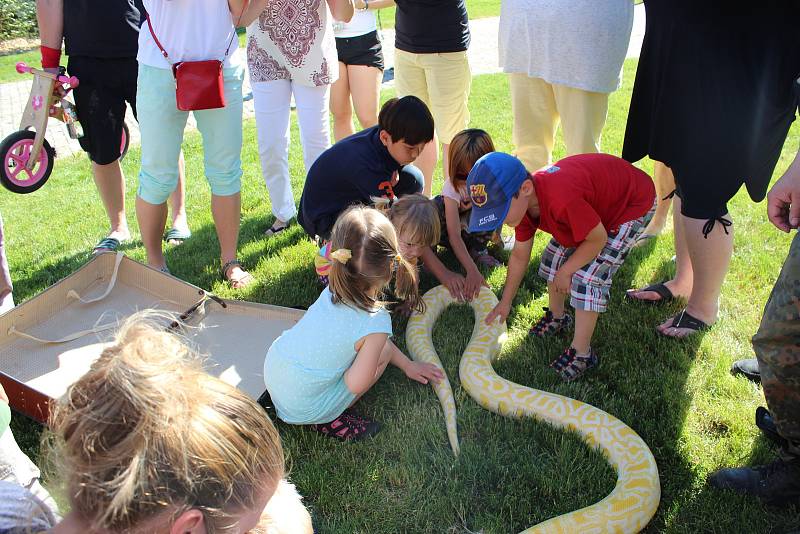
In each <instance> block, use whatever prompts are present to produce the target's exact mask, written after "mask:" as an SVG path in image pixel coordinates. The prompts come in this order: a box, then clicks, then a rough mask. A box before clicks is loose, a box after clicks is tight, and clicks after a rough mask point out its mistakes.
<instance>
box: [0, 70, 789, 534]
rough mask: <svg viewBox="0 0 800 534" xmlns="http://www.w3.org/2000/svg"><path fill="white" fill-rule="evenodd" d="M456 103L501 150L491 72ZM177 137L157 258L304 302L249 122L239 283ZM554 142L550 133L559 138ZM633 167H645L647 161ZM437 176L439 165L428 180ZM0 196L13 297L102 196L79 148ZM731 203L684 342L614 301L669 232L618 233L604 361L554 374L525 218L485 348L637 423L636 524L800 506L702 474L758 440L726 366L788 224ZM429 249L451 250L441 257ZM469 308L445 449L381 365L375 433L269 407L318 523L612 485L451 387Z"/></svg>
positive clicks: (189, 154)
mask: <svg viewBox="0 0 800 534" xmlns="http://www.w3.org/2000/svg"><path fill="white" fill-rule="evenodd" d="M635 67H636V62H635V61H632V60H629V61H628V62H626V67H625V79H624V84H623V87H622V88H621V89H620V90H619V91H617V92H616V93H614V94H613V95H612V97H611V102H610V106H609V115H608V123H607V125H606V130H605V132H604V138H603V147H604V149H605V151H607V152H610V153H613V154H619V153H620V150H621V146H622V138H623V133H624V130H625V119H626V115H627V109H628V102H629V100H630V93H631V86H632V81H633V75H634V70H635ZM384 96H390V95H389V94H388V92H387V94H386V95H384ZM470 108H471V115H472V123H471V126H477V127H482V128H484V129H486V130H487V131H489V132H490V133H491V134H492V135H493V136H494V139H495V141H496V144H497V147H498V149H499V150H505V151H510V150H511V149H512V145H511V121H512V118H511V106H510V102H509V92H508V84H507V81H506V78H505V77H504V76H503V75H487V76H479V77H476V78H475V80H474V83H473V86H472V94H471V97H470ZM292 135H293V136H294V137H293V139H294V142H293V144H292V155H291V162H290V164H291V169H292V177H293V182H294V187H295V189H294V191H295V197H296V198H297V199H299V197H300V193H301V190H302V181H303V171H302V160H301V157H300V148H299V143H298V142H297V139H298V137H297V128H296V124H293V130H292ZM798 144H800V127H798V125H795V127H794V128H793V129H792V131H791V134H790V138H789V139H788V140H787V142H786V147H787V148H786V150H785V151H784V154H783V157H782V158H781V161H780V163H779V165H778V168H777V170H776V176H778V175H779V174H780V173H781V172H782V171H783V169H785V168H786V166H787V165H788V163H789V161H790V158H791V157H792V156H793V153H792V150H796V148H797V146H798ZM185 151H186V159H187V171H188V176H189V179H188V181H189V187H188V205H189V220H190V224H191V227H192V230H193V232H194V234H195V235H194V237H192V239H190V240H189V241H187V242H186V243H185V244H184V245H182V246H181V247H179V248H175V249H171V250H170V251H169V252H168V253H167V261H168V263H169V266H170V268H171V269H172V272H173V273H174V274H175V275H176V276H179V277H181V278H183V279H185V280H188V281H190V282H192V283H194V284H197V285H199V286H201V287H204V288H208V289H211V290H213V291H215V292H217V293H218V294H220V295H223V296H226V297H236V298H244V299H248V300H253V301H257V302H268V303H273V304H278V305H286V306H290V305H291V306H295V305H300V306H308V305H310V304H311V303H312V302H313V301H314V300H315V298H316V297H317V295H318V293H319V291H320V289H321V288H320V286H319V285H318V284H317V282H316V276H315V273H314V271H313V265H312V257H313V254H314V253H315V250H314V246H313V245H312V243H311V241H310V240H309V239H307V238H306V237H305V236H304V235H303V232H302V230H301V229H300V228H299V227H298V226H296V225H295V226H293V227H292V228H291V229H290V230H289V231H287V232H284V233H282V234H280V236H277V237H276V238H273V239H270V240H267V239H266V238H264V237H263V236H262V232H263V231H264V230H265V229H266V228H267V227H268V225H269V224H270V223H271V222H272V217H271V215H270V205H269V201H268V199H267V197H266V192H265V188H264V185H263V182H262V179H261V176H260V169H259V164H258V156H257V148H256V133H255V125H254V123H253V121H252V120H251V121H247V122H246V123H245V148H244V152H243V161H244V169H245V176H244V179H243V189H242V233H241V240H240V241H241V245H240V257H241V259H242V261H243V262H244V264H245V266H246V267H247V268H249V269H250V270H251V272H252V273H253V274H254V275H255V276H256V279H257V283H256V284H255V285H253V286H252V287H250V288H247V289H245V290H243V291H241V292H236V291H233V290H230V289H228V288H227V287H226V286H225V285H224V284H223V283H222V282H221V281H220V280H219V276H218V270H219V269H218V266H219V263H218V247H217V242H216V238H215V236H214V229H213V226H212V222H211V214H210V210H209V193H208V187H207V185H206V183H205V180H204V179H203V174H202V157H201V145H200V138H199V136H198V135H197V134H196V133H192V134H189V135H188V136H187V137H186V143H185ZM563 154H564V147H563V144H562V143H560V142H559V143H558V144H557V148H556V156H557V157H558V156H563ZM701 158H702V154H698V159H701ZM138 159H139V153H138V149H137V148H134V149H132V150H131V152H130V154H129V156H128V158H127V159H126V160H125V164H124V167H125V172H126V174H127V176H128V184H129V186H128V187H129V190H128V192H129V196H128V208H129V211H128V218H129V221H130V224H131V227H132V229H133V231H134V233H135V234H136V235H135V241H134V242H133V243H132V244H131V245H129V246H127V247H126V248H125V252H126V253H127V254H128V255H130V256H131V257H133V258H135V259H138V260H144V250H143V248H142V246H141V242H140V241H139V240H138V233H137V230H136V221H135V216H134V209H133V200H134V193H135V187H136V180H135V178H134V177H135V173H136V171H137V168H138ZM708 163H711V164H713V162H706V164H708ZM642 167H643V168H644V169H645V170H647V171H648V172H652V164H651V162H645V163H644V164H643V165H642ZM440 187H441V178H439V179H438V180H437V183H436V184H435V185H434V191H438V190H439V188H440ZM0 210H2V214H3V217H4V219H5V223H6V235H7V242H6V246H7V249H8V253H9V261H10V264H11V272H12V276H13V279H14V282H15V289H16V293H15V294H16V297H17V299H18V300H25V299H28V298H30V297H32V296H33V295H35V294H37V293H38V292H40V291H42V290H43V289H44V288H46V287H47V286H49V285H50V284H52V283H54V282H56V281H57V280H59V279H60V278H62V277H64V276H66V275H67V274H69V273H71V272H72V271H74V270H75V269H76V268H78V267H79V266H80V265H81V264H83V263H84V262H85V261H87V260H88V259H89V250H90V249H91V247H92V246H93V245H94V244H95V243H96V241H97V240H98V239H99V238H100V237H101V236H102V235H103V234H104V232H105V231H106V219H105V215H104V212H103V208H102V206H101V204H100V202H99V200H98V197H97V192H96V190H95V187H94V184H93V182H92V178H91V175H90V168H89V165H88V161H87V159H86V157H85V156H83V155H78V156H75V157H73V158H71V159H69V158H63V159H59V160H57V162H56V167H55V172H54V176H53V177H52V178H51V180H50V182H49V183H48V184H47V185H46V186H45V187H44V188H42V189H41V190H40V191H38V192H36V193H34V194H31V195H25V196H17V195H13V194H11V193H8V192H6V191H0ZM732 214H733V218H734V220H735V221H736V253H735V255H734V257H733V262H732V265H731V271H730V274H729V276H728V278H727V281H726V283H725V287H724V289H723V295H722V302H721V304H722V308H721V310H722V311H721V315H720V320H719V323H718V324H717V325H716V326H715V327H714V328H713V329H712V330H711V331H709V332H708V333H706V334H705V335H701V336H699V337H694V338H692V339H690V340H686V341H677V340H672V339H666V338H663V337H660V336H658V335H657V334H656V333H655V331H654V327H655V325H656V324H657V323H658V322H659V321H660V320H662V319H663V318H664V317H665V316H666V315H667V314H669V313H672V312H675V311H677V310H678V305H668V306H648V305H644V304H637V303H629V302H625V301H624V299H623V292H624V290H625V289H626V288H628V287H631V286H639V285H642V284H647V283H649V282H654V281H658V280H662V279H664V277H667V276H669V275H670V273H671V272H672V270H673V264H672V262H671V257H672V255H673V248H672V242H671V233H669V234H666V235H664V236H663V237H661V238H659V239H658V240H657V241H656V242H654V243H652V244H650V245H647V246H645V247H644V248H641V249H637V250H635V251H634V252H633V253H632V254H631V255H630V257H629V259H628V261H627V262H626V263H625V265H624V267H623V268H622V269H621V271H620V272H619V274H618V276H617V277H616V278H615V281H614V289H613V292H612V297H613V298H612V304H611V308H610V310H609V312H608V313H607V314H605V315H604V316H603V317H602V318H601V319H600V323H599V326H598V330H597V334H596V338H595V348H596V349H597V350H598V352H599V353H600V354H601V355H602V358H603V361H602V365H601V366H600V367H599V369H597V370H595V371H593V372H591V373H589V374H588V375H587V376H586V377H585V378H583V379H581V380H579V381H577V382H576V383H571V384H565V383H562V382H561V381H560V380H559V379H558V378H557V377H556V375H555V373H553V372H552V370H550V369H549V368H548V367H547V363H548V362H549V361H550V360H551V358H553V357H554V356H555V355H556V354H557V353H558V352H559V351H560V350H561V349H562V348H563V347H564V344H565V343H566V340H565V339H556V340H549V341H537V340H533V339H529V338H527V337H526V336H525V333H526V331H527V328H528V326H529V325H530V323H531V321H533V320H535V319H536V318H538V317H539V316H540V314H541V313H542V311H541V308H542V306H544V305H546V302H547V297H546V294H545V284H544V283H543V281H542V280H540V279H539V278H537V276H536V274H535V266H536V261H537V260H538V257H539V254H540V252H541V250H542V248H543V247H544V245H545V243H546V241H545V240H546V237H545V236H543V235H539V236H538V237H537V238H536V243H535V246H534V258H533V261H532V263H531V270H530V271H529V273H528V275H527V276H526V278H525V280H524V282H523V284H522V287H521V289H520V292H519V294H518V296H517V299H516V301H515V303H514V309H513V311H512V314H511V316H510V317H509V322H508V324H509V331H510V339H509V341H508V343H507V344H506V346H505V348H504V350H503V353H502V355H501V358H500V360H499V362H498V363H497V365H496V369H497V372H498V373H499V374H500V375H502V376H504V377H506V378H508V379H510V380H513V381H515V382H518V383H521V384H525V385H528V386H531V387H535V388H540V389H543V390H547V391H553V392H556V393H559V394H562V395H566V396H568V397H573V398H576V399H580V400H582V401H584V402H588V403H590V404H593V405H595V406H598V407H600V408H602V409H604V410H606V411H608V412H609V413H611V414H613V415H615V416H617V417H619V418H620V419H621V420H623V421H624V422H626V423H627V424H628V425H630V426H631V427H632V428H633V429H634V430H636V431H637V432H638V433H639V434H640V435H641V436H642V437H643V438H644V440H645V441H646V442H647V443H648V445H649V446H650V448H651V450H652V451H653V454H654V455H655V458H656V460H657V462H658V467H659V472H660V475H661V483H662V492H663V495H662V500H661V506H660V507H659V509H658V513H657V515H656V516H655V518H654V519H653V521H652V522H651V524H650V525H649V527H648V529H647V531H648V532H686V533H696V532H737V533H738V532H786V531H789V530H792V529H793V528H794V527H796V526H797V525H798V524H800V513H798V510H796V509H791V510H788V511H772V510H768V509H766V508H764V507H762V506H761V505H760V504H758V503H757V502H754V501H752V500H750V499H746V498H742V497H738V496H735V495H732V494H729V493H724V492H720V491H716V490H713V489H710V488H708V487H707V486H706V483H705V480H706V476H707V475H708V474H709V473H710V472H711V471H713V470H715V469H717V468H718V467H721V466H734V465H739V464H742V463H758V462H764V461H768V460H770V459H771V457H772V454H773V453H772V451H771V450H770V446H769V445H768V444H767V442H766V441H765V440H764V438H762V437H761V436H760V435H759V433H758V432H757V429H756V428H755V426H754V424H753V412H754V410H755V408H756V407H757V406H759V405H762V404H764V399H763V395H762V393H761V390H760V389H759V388H758V387H756V386H753V385H751V384H750V383H749V382H747V381H745V380H743V379H736V378H733V377H731V376H730V375H729V373H728V368H729V366H730V364H731V362H733V361H734V360H736V359H739V358H746V357H750V356H751V348H750V341H749V340H750V337H751V336H752V334H753V333H754V332H755V330H756V328H757V325H758V322H759V318H760V315H761V311H762V308H763V305H764V303H765V302H766V300H767V296H768V295H769V291H770V289H771V287H772V284H773V282H774V280H775V278H776V276H777V273H778V271H779V269H780V266H781V263H782V262H783V259H784V257H785V255H786V252H787V250H788V244H789V239H790V238H789V237H788V236H786V235H784V234H781V233H779V232H778V231H777V230H775V229H774V228H773V227H772V226H771V225H770V224H769V223H768V222H767V219H766V209H765V205H764V203H761V204H753V203H752V202H751V201H750V200H749V198H748V197H747V196H746V193H741V194H740V195H738V196H737V197H736V199H735V200H734V201H733V202H732ZM444 258H445V261H447V262H448V263H449V264H450V265H455V261H454V259H453V257H452V256H451V255H449V254H444ZM487 275H488V280H489V282H490V284H491V286H492V289H493V290H494V291H495V292H500V291H501V289H502V285H503V281H504V278H505V268H504V267H501V268H498V269H495V270H493V271H491V272H487ZM433 284H434V282H433V280H431V279H430V278H425V279H424V280H423V286H424V288H426V289H427V288H429V287H431V286H432V285H433ZM472 324H473V318H472V312H471V309H470V308H467V307H466V306H462V307H453V308H451V309H450V310H449V311H447V312H446V313H445V314H444V315H443V316H442V318H441V319H440V320H439V322H438V323H437V326H436V328H435V330H434V343H435V345H436V347H437V348H438V351H439V354H440V356H441V359H442V361H443V362H444V365H445V367H446V370H447V373H448V375H449V377H450V380H451V382H452V383H453V387H454V391H455V396H456V403H457V406H458V409H459V417H458V424H459V434H460V438H461V440H462V452H461V455H460V457H459V458H458V459H454V458H453V456H452V453H451V451H450V448H449V446H448V442H447V436H446V433H445V428H444V421H443V416H442V411H441V409H440V407H439V404H438V401H437V399H436V396H435V395H434V393H433V391H432V390H431V389H430V388H429V387H425V386H421V385H418V384H412V383H411V382H409V381H408V380H407V379H406V378H405V377H404V376H402V374H401V373H399V372H398V371H396V370H394V369H390V370H389V371H388V372H387V374H386V376H385V377H384V378H383V379H382V380H381V381H380V383H379V384H378V385H377V386H376V387H375V388H374V389H373V390H372V391H370V392H369V393H367V395H366V396H365V397H364V399H363V400H362V401H361V402H360V406H359V408H360V409H361V410H362V411H363V412H365V413H367V414H369V415H371V416H374V417H375V418H377V419H378V420H379V421H381V422H383V424H384V427H383V430H382V431H381V432H380V434H378V435H377V436H376V438H375V439H372V440H369V441H367V442H366V443H359V444H348V445H343V444H340V443H338V442H334V441H333V440H330V439H328V438H323V437H321V436H319V435H317V434H315V433H312V432H310V431H308V430H306V429H302V428H292V427H289V426H286V425H283V424H279V430H280V432H281V435H282V437H283V441H284V446H285V448H286V451H287V453H288V456H289V459H290V469H291V475H290V476H291V478H292V480H293V481H294V482H295V483H296V484H297V486H298V488H299V489H300V491H301V493H302V494H303V495H304V496H305V498H306V502H307V504H308V505H309V506H310V508H311V510H312V514H313V517H314V521H315V525H316V528H317V531H318V532H324V533H331V532H333V533H342V534H345V533H347V534H349V533H354V532H364V533H367V532H369V533H375V532H387V533H388V532H453V533H461V532H464V533H466V532H485V533H507V532H514V531H519V530H522V529H524V528H525V527H527V526H530V525H533V524H535V523H538V522H541V521H543V520H545V519H548V518H550V517H553V516H556V515H560V514H564V513H567V512H569V511H572V510H575V509H577V508H580V507H583V506H586V505H589V504H591V503H594V502H597V501H599V500H600V499H602V498H603V497H604V496H606V495H607V494H608V493H609V492H610V491H611V489H612V488H613V487H614V484H615V480H616V479H615V474H614V472H613V470H612V469H611V468H610V467H609V466H608V464H607V463H606V462H605V460H604V459H603V457H602V456H601V455H600V454H599V453H598V452H596V451H593V450H592V449H590V448H588V447H587V446H585V445H584V444H583V443H582V441H581V440H580V439H579V438H578V437H577V436H575V435H573V434H570V433H566V432H562V431H558V430H555V429H553V428H551V427H549V426H548V425H546V424H540V423H537V422H535V421H533V420H529V419H525V420H512V419H506V418H502V417H499V416H497V415H494V414H491V413H489V412H487V411H485V410H483V409H481V408H480V407H478V406H477V405H476V404H475V403H474V402H473V401H472V400H471V399H470V398H469V397H468V396H467V395H466V394H465V392H464V391H463V390H462V389H461V388H460V387H459V382H458V373H457V367H458V360H459V356H460V354H461V352H462V351H463V350H464V348H465V347H466V344H467V342H468V340H469V337H470V334H471V332H472ZM404 327H405V322H404V321H402V320H396V321H395V335H396V339H397V341H398V343H399V345H400V346H401V347H403V346H404V335H403V334H404ZM266 349H267V348H266V347H264V350H265V351H266ZM257 357H259V356H257ZM12 426H13V428H14V431H15V433H16V435H17V437H18V439H19V440H20V441H21V442H22V443H23V445H24V447H25V448H26V450H28V451H29V452H30V453H31V454H32V455H33V456H34V458H35V457H36V456H37V454H38V453H37V449H38V439H39V428H38V427H37V426H35V425H33V424H32V423H30V422H28V421H26V420H24V419H23V418H21V417H19V416H15V418H14V421H13V424H12Z"/></svg>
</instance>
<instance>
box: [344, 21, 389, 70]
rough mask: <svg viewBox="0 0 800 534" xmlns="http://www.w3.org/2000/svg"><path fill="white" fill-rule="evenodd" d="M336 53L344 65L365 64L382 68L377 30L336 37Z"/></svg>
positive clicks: (381, 51)
mask: <svg viewBox="0 0 800 534" xmlns="http://www.w3.org/2000/svg"><path fill="white" fill-rule="evenodd" d="M336 53H337V54H338V55H339V61H341V62H342V63H344V64H345V65H365V66H367V67H375V68H378V69H380V70H383V46H381V40H380V39H379V38H378V31H377V30H376V31H372V32H369V33H365V34H364V35H357V36H355V37H337V38H336Z"/></svg>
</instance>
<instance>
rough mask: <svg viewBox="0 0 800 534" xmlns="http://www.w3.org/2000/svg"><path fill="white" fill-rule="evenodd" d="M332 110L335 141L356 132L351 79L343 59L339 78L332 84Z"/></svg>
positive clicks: (340, 64)
mask: <svg viewBox="0 0 800 534" xmlns="http://www.w3.org/2000/svg"><path fill="white" fill-rule="evenodd" d="M353 100H355V97H354V98H353ZM330 110H331V115H333V140H334V142H337V141H340V140H342V139H344V138H345V137H347V136H348V135H353V134H354V133H355V132H356V130H355V128H354V127H353V108H352V107H351V106H350V80H349V78H348V71H347V65H345V64H344V63H342V62H341V61H340V62H339V78H338V79H337V80H336V81H335V82H334V83H333V85H331V97H330Z"/></svg>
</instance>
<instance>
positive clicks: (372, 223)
mask: <svg viewBox="0 0 800 534" xmlns="http://www.w3.org/2000/svg"><path fill="white" fill-rule="evenodd" d="M330 247H331V251H337V250H342V249H346V250H348V251H349V252H350V255H351V256H350V258H349V259H348V260H347V261H345V262H342V261H333V262H332V263H331V269H330V275H329V284H330V285H329V287H330V290H331V294H332V295H333V299H334V302H342V303H344V304H347V305H349V306H352V307H354V308H359V309H362V310H365V311H374V310H376V309H378V308H379V307H381V306H383V305H384V304H385V302H383V301H382V300H381V291H382V290H383V289H384V288H385V287H386V286H387V285H388V284H389V282H390V281H391V279H392V276H393V275H394V276H395V278H396V284H395V292H396V293H397V296H398V297H400V298H401V299H403V300H407V301H409V302H410V303H411V305H412V306H413V308H418V307H419V302H420V299H419V291H418V288H417V273H416V267H414V266H413V265H411V264H410V263H409V261H408V260H407V259H406V258H404V257H403V255H402V254H401V253H400V246H399V244H398V241H397V233H396V232H395V229H394V226H392V223H391V221H390V220H389V219H388V218H387V217H386V215H384V214H383V213H381V212H380V211H379V210H377V209H375V208H370V207H366V206H353V207H351V208H349V209H347V210H346V211H344V212H343V213H342V214H341V215H340V216H339V218H338V219H337V220H336V224H334V225H333V230H332V231H331V241H330Z"/></svg>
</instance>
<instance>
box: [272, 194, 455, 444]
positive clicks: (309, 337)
mask: <svg viewBox="0 0 800 534" xmlns="http://www.w3.org/2000/svg"><path fill="white" fill-rule="evenodd" d="M315 264H316V267H317V273H318V274H319V275H320V276H328V279H329V284H328V287H326V288H325V289H324V290H323V291H322V294H321V295H320V296H319V298H318V299H317V301H316V302H315V303H314V304H313V305H312V306H311V307H310V308H309V309H308V311H307V312H306V313H305V315H304V316H303V318H302V319H300V321H299V322H298V323H297V324H296V325H295V326H293V327H292V328H290V329H289V330H287V331H285V332H284V333H283V334H282V335H281V337H279V338H278V339H276V340H275V342H274V343H273V344H272V346H271V347H270V348H269V351H268V352H267V357H266V360H265V362H264V381H265V383H266V386H267V390H268V391H269V394H270V396H271V397H272V402H273V404H274V406H275V409H276V411H277V414H278V417H279V418H280V419H281V420H283V421H284V422H286V423H289V424H296V425H312V428H313V429H314V430H316V431H318V432H320V433H322V434H324V435H327V436H330V437H334V438H337V439H340V440H342V441H351V440H359V439H363V438H365V437H368V436H371V435H374V434H375V433H377V432H378V430H379V429H380V424H379V423H378V422H376V421H373V420H371V419H369V418H367V417H364V416H361V415H358V414H356V413H355V412H353V411H352V410H351V406H352V405H353V404H354V403H355V402H356V401H357V400H358V399H359V398H360V397H361V396H362V395H363V394H364V393H366V392H367V390H369V389H370V388H371V387H372V386H373V385H374V384H375V383H376V382H377V381H378V379H379V378H380V377H381V375H382V374H383V372H384V371H385V370H386V367H387V366H388V365H389V364H390V363H391V364H392V365H394V366H396V367H398V368H399V369H401V370H402V371H403V372H404V373H405V374H406V376H407V377H408V378H410V379H412V380H415V381H417V382H420V383H422V384H427V383H428V381H430V380H433V381H435V382H438V381H439V380H441V379H442V378H443V376H444V375H443V373H442V370H441V369H440V368H439V367H436V366H434V365H431V364H427V363H421V362H412V361H411V360H409V359H408V357H407V356H406V355H405V354H403V353H402V352H401V351H400V349H398V348H397V347H396V346H395V345H394V343H392V341H391V340H390V339H389V337H390V336H391V335H392V321H391V318H390V316H389V312H388V311H387V310H386V304H387V302H386V301H385V300H384V298H383V293H384V290H385V288H386V287H387V286H388V284H389V283H390V282H391V281H392V280H393V279H394V281H395V292H396V294H397V296H398V297H399V298H401V299H403V300H406V301H408V302H410V303H411V305H412V306H413V307H414V308H416V309H420V307H421V300H420V296H419V291H418V287H417V273H416V269H415V267H414V266H412V265H411V264H410V263H409V262H408V260H406V259H405V258H404V257H403V255H402V254H401V253H400V247H399V244H398V239H397V233H396V232H395V229H394V227H393V226H392V223H391V222H390V221H389V219H388V218H387V217H386V216H385V215H384V214H382V213H381V212H380V211H378V210H376V209H374V208H368V207H364V206H354V207H352V208H349V209H348V210H347V211H345V212H343V213H342V214H341V215H340V216H339V218H338V219H337V221H336V224H335V225H334V227H333V230H332V232H331V240H330V241H329V242H328V243H326V244H325V246H323V247H322V249H320V252H319V254H318V255H317V257H316V258H315Z"/></svg>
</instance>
